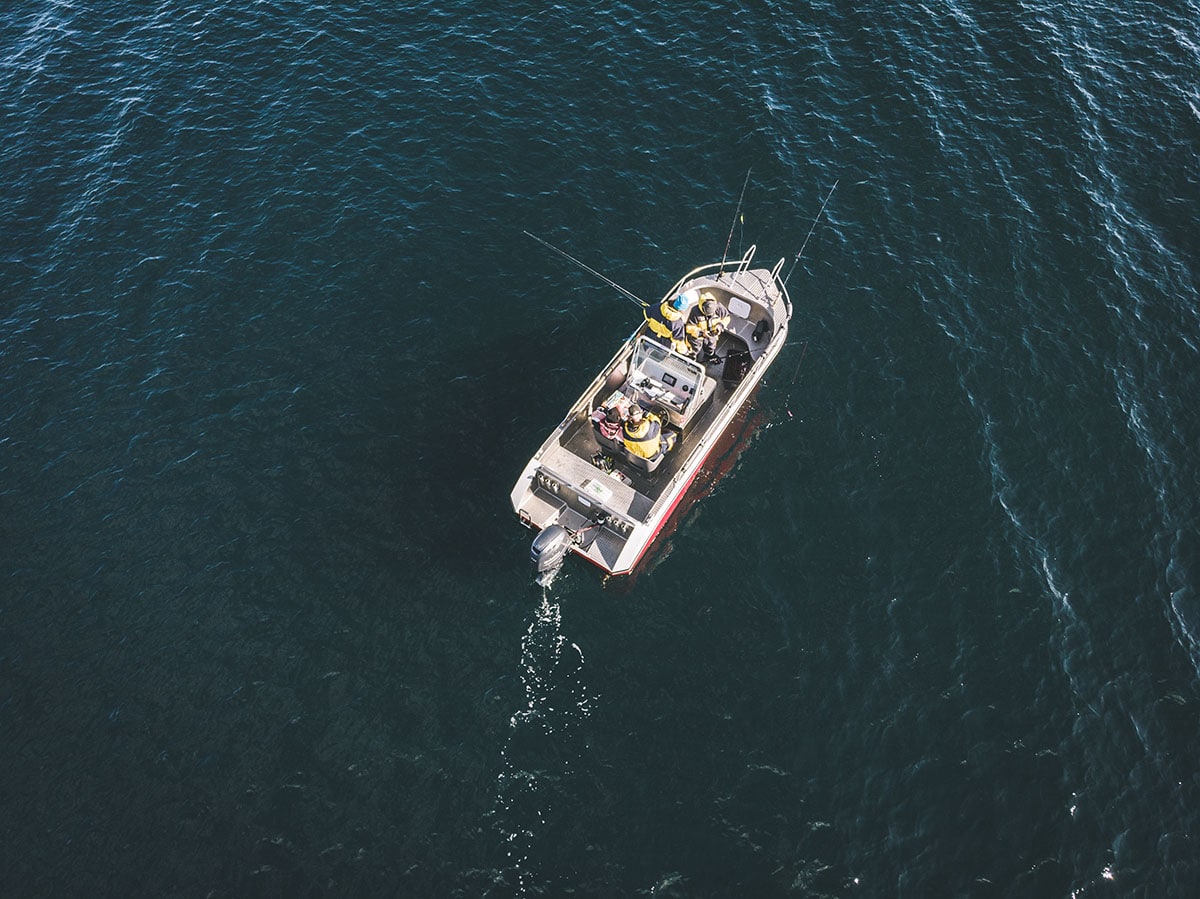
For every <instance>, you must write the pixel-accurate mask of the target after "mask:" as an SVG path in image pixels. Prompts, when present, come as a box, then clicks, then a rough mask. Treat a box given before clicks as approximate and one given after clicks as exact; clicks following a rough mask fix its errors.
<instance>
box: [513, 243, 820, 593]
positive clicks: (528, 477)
mask: <svg viewBox="0 0 1200 899" xmlns="http://www.w3.org/2000/svg"><path fill="white" fill-rule="evenodd" d="M531 236H532V235H531ZM543 242H544V241H543ZM558 252H561V251H558ZM754 253H755V248H754V247H751V248H750V249H749V250H748V251H747V252H746V254H745V256H743V257H742V258H741V259H740V260H737V261H732V262H720V263H712V264H710V265H704V266H701V267H699V268H696V269H693V270H692V271H690V272H688V273H687V274H686V275H684V276H683V277H682V278H680V279H679V280H678V281H677V282H676V283H675V284H674V285H672V287H671V288H670V289H669V290H668V291H667V292H666V293H665V294H664V295H663V298H662V300H660V301H659V303H660V304H661V303H671V304H673V305H674V306H675V307H676V308H678V307H682V308H681V309H680V311H681V312H682V313H683V314H684V315H685V316H686V315H687V314H688V310H689V309H690V308H691V307H692V306H694V305H695V304H696V303H697V302H698V301H699V298H700V296H701V295H702V294H704V295H711V296H712V297H713V298H715V299H716V300H717V301H718V302H719V303H720V304H721V305H723V306H724V307H725V309H726V310H728V316H729V322H728V325H727V327H726V328H725V330H724V331H723V333H721V335H720V337H719V339H718V342H717V344H716V349H715V355H710V357H709V358H708V359H706V360H705V361H704V362H701V361H699V360H698V359H697V358H693V357H692V356H691V355H689V354H688V353H686V352H683V353H681V352H677V351H676V350H675V349H672V348H671V346H668V345H664V344H663V343H662V342H660V339H659V338H658V337H657V336H656V335H655V334H654V333H653V332H652V331H651V329H650V327H649V324H648V322H646V321H642V322H641V323H639V326H638V328H637V329H636V330H635V331H634V333H633V334H632V335H631V336H630V337H629V339H628V340H626V341H625V342H624V343H623V344H622V345H621V347H620V349H618V350H617V353H616V355H615V356H613V358H612V359H611V360H610V361H609V362H608V363H607V364H606V365H605V366H604V367H603V368H602V369H601V370H600V373H599V374H598V375H596V377H595V379H594V380H593V381H592V382H591V384H589V385H588V386H587V388H586V389H585V390H584V391H583V394H582V395H581V396H580V397H579V399H578V400H577V401H576V402H575V404H574V405H573V406H571V408H570V409H569V410H568V411H567V414H566V416H565V417H564V418H563V419H562V422H561V423H560V424H559V425H558V427H556V428H555V429H554V430H553V431H552V432H551V433H550V436H549V437H547V438H546V440H545V442H544V443H543V444H542V445H541V447H540V448H539V449H538V450H537V452H535V453H534V454H533V458H531V459H530V460H529V463H528V464H527V465H526V466H525V468H524V470H523V471H522V472H521V476H520V477H519V478H518V479H517V483H516V485H515V486H514V487H513V490H512V506H513V510H514V511H515V512H516V514H517V517H518V518H519V519H520V521H521V523H522V524H524V525H525V526H526V527H529V528H532V529H535V530H537V531H539V534H538V535H537V537H536V538H535V539H534V541H533V547H532V549H531V556H532V560H533V562H534V565H535V575H536V577H537V580H538V582H539V583H543V584H544V583H548V582H549V580H551V579H552V578H553V577H554V575H555V573H556V572H557V571H558V570H559V568H560V566H561V565H562V563H563V560H564V559H565V557H566V555H567V554H568V553H574V554H575V555H578V556H582V557H583V558H585V559H587V560H588V561H589V562H591V563H592V564H594V565H596V566H597V567H598V568H600V569H601V570H603V571H605V572H607V573H608V574H613V575H623V574H628V573H630V572H632V571H633V570H634V568H635V567H636V566H637V565H638V563H639V561H641V560H642V559H643V558H644V557H645V555H646V552H647V550H648V549H649V548H650V546H651V544H652V543H653V542H654V539H655V537H656V536H657V535H658V534H659V533H660V532H661V531H662V529H663V527H664V525H665V524H666V523H667V521H668V520H669V519H670V518H671V515H672V514H673V513H675V512H676V511H677V508H678V507H679V505H680V503H681V501H682V500H683V499H684V497H685V495H686V494H687V491H688V486H689V485H690V484H691V483H692V482H693V480H695V478H696V476H697V474H698V473H699V472H700V471H701V468H702V466H704V462H705V460H706V459H707V458H708V457H709V456H710V454H711V453H712V452H713V449H714V447H716V446H717V444H718V443H719V442H720V440H721V437H722V434H724V433H726V432H727V431H728V430H729V429H730V425H731V423H732V422H733V421H734V418H735V417H736V416H737V414H738V412H739V410H741V409H742V408H743V407H744V406H745V405H746V403H747V402H748V401H749V399H750V396H751V394H752V393H753V392H754V390H755V388H756V387H757V386H758V384H759V383H760V382H761V381H762V378H763V375H764V374H766V371H767V369H768V368H769V367H770V366H771V363H772V362H774V361H775V358H776V356H778V355H779V352H780V350H781V349H782V348H783V346H784V344H785V343H786V342H787V336H788V324H789V321H790V320H791V316H792V304H791V300H790V299H789V297H788V294H787V290H786V288H785V286H784V281H783V280H781V279H780V269H781V268H782V267H783V264H784V259H780V260H779V262H778V263H776V264H775V266H774V267H773V268H771V269H765V268H752V267H751V265H752V263H753V260H754ZM563 255H566V254H563ZM568 258H571V257H568ZM797 258H799V257H797ZM573 261H576V262H578V260H573ZM589 271H590V269H589ZM596 274H598V273H596ZM601 277H603V276H601ZM605 280H607V279H605ZM609 283H612V282H609ZM613 286H618V285H613ZM631 296H632V295H631ZM677 298H678V299H677ZM635 299H636V298H635ZM655 305H659V304H655ZM649 308H653V307H649ZM631 403H636V404H638V405H640V406H641V407H643V408H644V409H646V410H649V411H650V412H653V413H654V415H655V416H656V417H657V419H658V420H659V422H660V423H661V427H662V433H663V435H664V436H667V435H668V434H673V435H674V446H673V447H672V448H671V449H670V450H669V451H666V452H661V451H660V452H659V453H658V454H657V455H655V456H653V457H652V458H643V457H641V456H639V455H636V454H634V453H633V452H630V451H629V450H628V449H626V446H625V444H624V442H623V441H622V440H621V439H620V437H617V438H616V439H610V438H608V437H606V436H605V435H604V433H602V430H601V423H602V420H603V419H604V418H605V416H606V413H607V412H608V410H610V409H617V410H620V411H622V412H624V411H625V410H626V409H628V408H629V406H630V404H631Z"/></svg>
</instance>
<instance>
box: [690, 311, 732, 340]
mask: <svg viewBox="0 0 1200 899" xmlns="http://www.w3.org/2000/svg"><path fill="white" fill-rule="evenodd" d="M728 327H729V310H728V309H726V308H725V307H724V306H722V305H721V304H720V303H718V304H717V311H716V312H715V313H714V314H713V315H705V314H704V313H703V312H701V311H700V307H699V306H697V307H696V308H695V309H693V310H692V314H691V316H690V317H689V318H688V323H687V334H688V336H689V337H693V338H697V339H703V338H705V337H720V336H721V333H722V332H723V331H724V330H725V329H726V328H728Z"/></svg>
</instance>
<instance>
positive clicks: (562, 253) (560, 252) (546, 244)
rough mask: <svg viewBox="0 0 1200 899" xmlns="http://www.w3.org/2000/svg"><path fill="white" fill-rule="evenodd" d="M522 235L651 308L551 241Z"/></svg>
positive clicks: (534, 235)
mask: <svg viewBox="0 0 1200 899" xmlns="http://www.w3.org/2000/svg"><path fill="white" fill-rule="evenodd" d="M521 233H522V234H524V235H525V236H527V237H532V238H533V239H534V240H536V241H537V242H538V243H540V244H541V245H542V246H544V247H548V248H549V249H551V250H553V251H554V252H555V253H557V254H558V255H559V256H562V257H563V258H565V259H569V260H571V262H574V263H575V264H576V265H578V266H579V267H580V268H581V269H583V270H584V271H585V272H589V273H591V274H593V275H595V276H596V277H597V278H599V279H600V280H601V281H603V282H604V283H605V284H607V285H608V286H609V287H611V288H613V289H614V290H616V291H617V292H618V293H620V294H621V295H622V296H624V297H625V298H627V299H628V300H630V301H632V302H634V303H637V304H638V305H639V306H641V307H642V308H646V307H647V306H649V305H650V304H649V303H647V302H646V301H645V300H643V299H642V298H641V297H639V296H638V295H637V294H635V293H632V292H631V291H628V290H626V289H625V288H624V287H622V286H621V285H620V284H618V283H617V282H616V281H613V280H612V279H611V278H606V277H604V275H602V274H600V273H599V272H598V271H596V270H595V269H594V268H592V267H591V266H589V265H585V264H584V263H582V262H580V261H579V260H578V259H576V258H575V257H574V256H572V255H571V254H570V253H567V252H565V251H564V250H560V249H559V248H558V247H556V246H555V245H554V244H552V243H550V242H549V241H545V240H542V239H541V238H540V237H538V236H537V235H536V234H530V233H529V232H528V231H522V232H521Z"/></svg>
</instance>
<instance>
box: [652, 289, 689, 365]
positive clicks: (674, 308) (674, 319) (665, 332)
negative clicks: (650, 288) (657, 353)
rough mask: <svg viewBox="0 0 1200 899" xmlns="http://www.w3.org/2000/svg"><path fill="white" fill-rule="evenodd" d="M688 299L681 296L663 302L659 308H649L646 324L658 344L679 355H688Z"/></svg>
mask: <svg viewBox="0 0 1200 899" xmlns="http://www.w3.org/2000/svg"><path fill="white" fill-rule="evenodd" d="M687 306H688V301H687V298H686V297H685V296H684V295H683V294H680V295H679V296H677V297H675V299H673V300H663V301H662V303H660V304H659V305H658V306H650V307H647V309H646V312H645V315H646V323H647V325H649V327H650V333H651V334H653V335H654V336H655V337H656V338H657V339H658V342H659V343H661V344H663V345H664V346H669V347H670V348H671V349H673V350H674V351H675V352H677V353H682V354H684V355H685V356H686V355H687V354H688V352H689V350H688V336H687Z"/></svg>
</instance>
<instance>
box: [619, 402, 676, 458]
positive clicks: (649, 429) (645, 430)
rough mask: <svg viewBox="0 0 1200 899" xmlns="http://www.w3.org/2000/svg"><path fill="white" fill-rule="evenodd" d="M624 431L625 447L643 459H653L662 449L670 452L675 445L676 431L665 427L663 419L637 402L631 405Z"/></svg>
mask: <svg viewBox="0 0 1200 899" xmlns="http://www.w3.org/2000/svg"><path fill="white" fill-rule="evenodd" d="M623 433H624V440H625V449H627V450H629V452H631V453H633V455H635V456H641V457H642V458H643V459H653V458H654V457H655V456H657V455H658V454H659V452H660V451H661V452H664V453H665V452H669V451H670V449H671V447H673V446H674V445H675V432H674V431H668V430H667V429H666V428H664V427H663V423H662V419H660V418H659V417H658V416H657V415H655V414H654V413H653V412H646V411H645V410H644V409H642V407H641V406H640V405H638V404H637V403H633V404H631V405H630V407H629V417H628V418H627V419H625V426H624V428H623Z"/></svg>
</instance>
